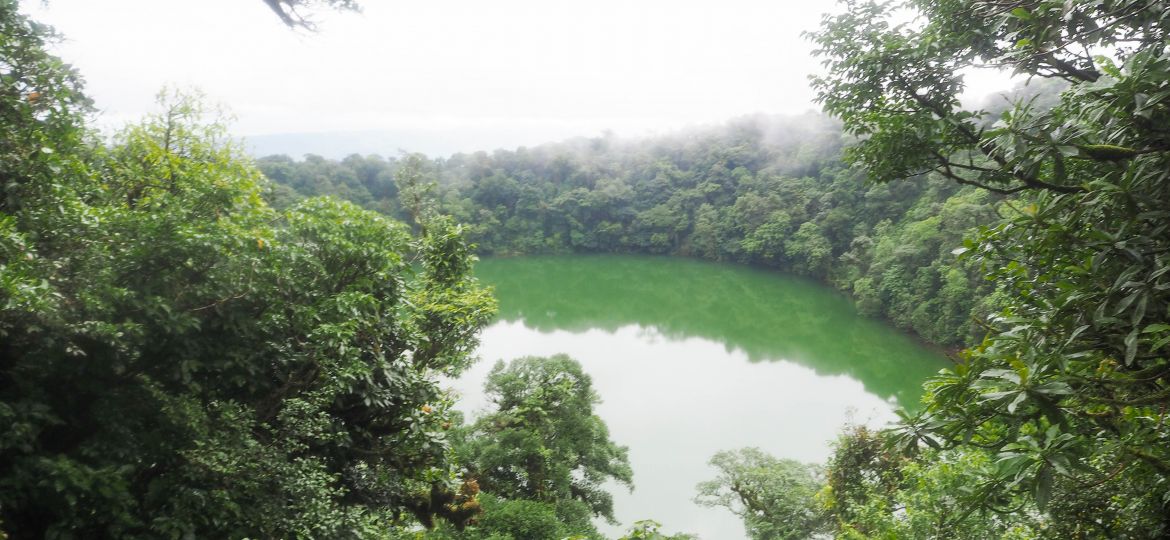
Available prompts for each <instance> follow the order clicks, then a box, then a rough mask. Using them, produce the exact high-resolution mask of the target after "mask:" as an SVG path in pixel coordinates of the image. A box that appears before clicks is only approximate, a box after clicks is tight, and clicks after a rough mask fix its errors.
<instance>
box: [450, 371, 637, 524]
mask: <svg viewBox="0 0 1170 540" xmlns="http://www.w3.org/2000/svg"><path fill="white" fill-rule="evenodd" d="M484 389H485V391H486V393H487V395H488V396H489V398H490V399H491V400H492V401H493V402H494V403H495V404H496V407H497V409H496V411H495V412H492V413H491V414H488V415H486V416H484V417H483V418H480V419H479V420H478V421H476V422H475V424H474V425H472V426H470V430H469V432H468V433H467V437H466V440H465V441H464V443H463V444H462V445H461V447H460V448H459V451H460V454H461V455H460V457H461V458H462V459H461V460H462V462H463V463H464V464H465V466H467V467H468V468H469V469H470V470H471V472H470V474H471V475H473V476H475V477H477V478H478V479H479V483H480V485H481V486H482V487H483V489H484V490H485V491H486V492H489V493H492V494H494V495H497V496H499V497H501V498H504V499H508V500H531V501H539V502H545V503H553V504H557V505H567V506H574V505H581V507H582V508H584V509H586V511H587V513H588V514H592V515H596V516H601V517H605V518H606V519H609V520H611V521H612V520H613V498H612V496H611V495H610V494H609V493H608V492H607V491H606V490H605V489H604V488H603V484H604V483H605V482H606V481H608V480H614V481H617V482H620V483H622V484H625V485H627V486H632V484H631V481H632V477H633V472H632V470H631V469H630V465H629V461H628V458H627V457H626V449H625V447H622V446H618V445H616V444H614V443H613V442H612V441H610V440H609V431H608V429H607V428H606V426H605V422H603V421H602V420H601V418H599V417H598V416H597V415H595V414H594V413H593V405H594V404H595V403H597V402H598V397H597V394H596V393H594V392H593V387H592V382H591V381H590V378H589V376H588V375H586V374H585V373H584V372H582V371H581V365H580V364H579V363H577V361H575V360H573V359H571V358H569V357H568V356H565V355H557V356H552V357H548V358H540V357H525V358H518V359H516V360H513V361H512V362H511V363H509V364H504V363H503V362H500V363H497V364H496V366H495V367H494V368H493V369H492V372H491V374H489V375H488V380H487V383H486V384H485V387H484Z"/></svg>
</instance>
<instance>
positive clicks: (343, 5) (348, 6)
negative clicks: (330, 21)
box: [264, 0, 361, 31]
mask: <svg viewBox="0 0 1170 540" xmlns="http://www.w3.org/2000/svg"><path fill="white" fill-rule="evenodd" d="M264 3H265V4H267V5H268V7H269V8H271V9H272V12H273V13H276V16H277V17H279V18H280V21H281V22H283V23H284V24H286V25H288V27H289V28H301V29H304V30H309V31H312V30H316V28H317V25H316V24H315V23H313V20H312V19H311V18H309V17H308V16H306V15H304V14H303V13H301V11H300V10H301V9H302V8H308V9H314V8H317V7H319V6H325V7H329V8H332V9H336V10H344V11H359V10H360V9H361V5H360V3H359V2H358V0H264Z"/></svg>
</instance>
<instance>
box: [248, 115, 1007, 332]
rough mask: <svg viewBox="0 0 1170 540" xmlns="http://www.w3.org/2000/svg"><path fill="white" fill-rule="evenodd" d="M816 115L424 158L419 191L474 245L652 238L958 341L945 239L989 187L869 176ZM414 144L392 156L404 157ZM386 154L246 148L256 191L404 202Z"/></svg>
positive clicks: (961, 268) (637, 245)
mask: <svg viewBox="0 0 1170 540" xmlns="http://www.w3.org/2000/svg"><path fill="white" fill-rule="evenodd" d="M843 142H844V138H843V137H842V134H841V132H840V128H839V126H838V124H836V123H835V122H833V121H830V120H828V119H826V118H824V117H820V116H817V115H808V116H804V117H796V118H776V117H745V118H742V119H738V120H735V121H732V122H730V123H729V124H728V125H726V126H723V127H719V128H706V129H695V130H692V131H688V132H683V133H678V134H674V135H669V136H662V137H654V138H648V139H644V140H633V141H627V140H620V139H616V138H612V137H611V138H606V137H601V138H593V139H577V140H570V141H566V142H563V143H556V144H547V145H542V146H539V147H535V148H520V149H517V150H515V151H508V150H497V151H495V152H492V153H491V154H488V153H486V152H479V153H476V154H456V155H454V156H451V157H449V158H439V159H430V160H427V163H428V164H427V167H429V169H430V170H429V172H428V174H429V175H430V181H431V182H433V183H434V188H433V194H432V195H431V199H432V200H433V201H434V204H435V205H436V206H437V207H438V208H439V209H440V210H441V211H442V212H443V213H446V214H449V215H451V216H453V217H455V219H457V220H459V221H460V222H462V223H464V224H466V225H467V227H468V235H469V238H470V239H471V241H472V242H474V243H475V244H476V245H477V250H478V252H479V253H480V254H482V255H514V254H522V253H526V254H533V253H573V252H586V253H599V252H608V253H650V254H663V255H680V256H691V257H700V258H705V259H710V260H718V261H732V262H738V263H744V264H752V265H759V266H765V267H771V268H776V269H780V270H784V271H787V272H792V273H797V274H801V275H806V276H810V277H813V278H816V279H819V280H822V281H825V282H827V283H830V284H832V285H834V286H835V287H837V288H839V289H842V290H844V291H846V292H848V293H850V294H851V295H852V296H853V297H854V298H855V299H856V301H857V304H858V307H859V308H860V309H861V311H862V312H863V313H865V314H868V315H875V316H883V317H886V318H888V319H890V320H892V321H893V322H894V323H895V324H897V325H899V326H901V327H903V328H906V329H910V330H913V331H914V332H916V333H918V334H919V335H921V336H923V337H924V338H926V339H928V340H929V341H932V342H934V343H938V344H941V345H946V346H958V345H960V344H962V343H964V342H965V341H966V340H968V339H970V338H971V337H972V336H978V335H981V331H982V330H981V329H980V328H979V327H978V325H975V324H973V323H972V322H971V321H972V318H973V317H975V318H978V319H982V318H984V317H985V315H986V314H987V313H988V312H990V311H991V310H992V307H991V306H992V305H993V302H994V297H993V296H992V295H991V291H992V289H993V287H992V284H991V283H990V282H988V281H986V280H985V279H983V278H982V275H981V274H980V273H979V272H978V270H977V268H975V266H974V265H972V264H969V263H967V262H964V261H960V260H958V259H957V258H956V257H955V256H954V255H953V254H952V253H951V252H952V251H953V249H954V248H955V247H956V246H958V245H960V244H961V242H962V239H963V238H964V236H965V235H968V234H972V233H973V232H974V230H975V227H976V226H978V225H979V224H980V223H983V222H988V221H994V220H997V219H998V213H999V212H1000V208H999V207H998V204H999V199H1000V198H999V197H997V196H995V195H994V194H988V193H985V192H980V191H978V190H975V189H972V188H964V187H962V186H956V185H954V184H953V183H950V182H946V181H943V180H941V179H933V178H928V177H919V178H915V179H912V180H909V181H906V182H901V183H891V184H867V183H866V182H865V181H864V178H863V174H862V173H860V172H859V171H856V170H853V169H851V168H849V167H848V166H845V165H843V164H842V163H841V161H840V152H841V148H842V144H843ZM418 158H419V156H417V155H412V156H407V157H405V158H403V159H409V160H417V159H418ZM401 161H402V160H401V159H399V158H393V157H392V158H382V157H379V156H364V157H363V156H358V155H352V156H349V157H347V158H345V159H344V160H341V161H332V160H327V159H323V158H320V157H317V156H312V155H310V156H306V157H305V159H304V160H303V161H296V160H293V159H291V158H289V157H287V156H270V157H265V158H261V159H259V160H258V165H259V167H260V168H261V170H262V171H264V173H265V174H266V175H267V176H268V177H269V178H270V179H272V180H273V181H274V182H276V183H277V184H278V186H277V187H275V188H274V191H273V192H272V193H271V195H270V197H271V199H272V200H273V201H274V203H275V204H277V205H280V204H287V203H288V201H292V200H295V199H296V198H297V197H298V196H308V195H321V194H331V195H335V196H338V197H343V198H346V199H348V200H351V201H354V202H357V203H358V204H362V205H363V206H365V207H367V208H371V209H375V210H377V211H380V212H384V213H389V214H391V215H396V216H400V217H403V218H405V217H407V216H408V215H409V211H408V209H407V208H405V207H404V206H403V203H402V202H401V201H399V200H398V197H397V196H396V194H397V190H398V187H397V184H395V183H394V182H393V179H394V177H395V174H396V172H395V171H397V170H398V169H399V168H400V165H401V164H400V162H401Z"/></svg>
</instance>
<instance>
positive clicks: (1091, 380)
mask: <svg viewBox="0 0 1170 540" xmlns="http://www.w3.org/2000/svg"><path fill="white" fill-rule="evenodd" d="M266 1H267V0H266ZM267 3H268V4H269V5H270V6H271V7H272V8H273V10H274V11H275V12H276V13H277V14H278V15H279V16H280V18H281V20H283V21H284V22H285V23H286V24H289V25H290V26H298V25H306V24H308V22H307V21H306V20H305V19H303V18H301V17H300V15H299V14H298V12H297V11H296V8H297V7H302V6H301V4H304V3H305V2H300V1H293V0H281V1H276V0H273V1H270V2H267ZM323 3H324V4H327V5H331V6H333V7H337V8H340V9H355V8H356V7H357V4H356V3H354V2H352V1H349V0H326V1H325V2H323ZM905 10H910V11H911V12H913V13H915V14H916V15H917V17H915V18H912V19H907V18H906V17H905ZM838 11H839V13H838V14H836V15H832V16H827V17H826V18H825V19H824V22H823V25H822V26H821V28H820V29H817V30H814V31H812V32H810V33H809V34H808V36H807V37H808V38H809V39H810V40H811V41H812V42H813V43H815V45H816V46H817V54H818V56H819V57H820V58H821V59H822V60H823V61H824V63H825V67H826V71H825V73H824V74H823V75H821V76H818V77H814V78H813V79H812V85H813V88H814V90H815V91H816V92H817V95H818V102H819V103H820V105H822V106H823V109H824V111H825V113H826V114H827V115H829V116H827V117H825V116H820V115H813V114H810V115H807V116H804V117H798V118H769V117H758V116H755V117H745V118H741V119H738V120H734V121H732V122H730V123H728V124H727V125H726V126H722V127H718V128H715V127H712V128H706V129H695V130H691V131H686V132H681V133H676V134H673V135H668V136H661V137H654V138H647V139H642V140H623V139H618V138H616V137H610V136H606V137H599V138H592V139H579V140H572V141H567V142H563V143H558V144H548V145H543V146H539V147H534V148H521V149H517V150H514V151H506V150H500V151H495V152H493V153H491V154H488V153H476V154H458V155H455V156H451V157H448V158H428V157H426V156H421V155H416V154H406V155H402V156H396V157H391V158H381V157H377V156H366V157H363V156H351V157H349V158H346V159H344V160H342V161H330V160H326V159H322V158H319V157H314V156H307V157H306V158H305V159H303V160H294V159H291V158H289V157H287V156H271V157H266V158H262V159H259V160H256V161H253V160H251V159H250V158H248V157H247V156H245V155H244V154H243V152H242V151H241V148H240V147H239V145H238V144H237V143H235V142H233V141H232V139H231V138H230V137H228V136H227V131H226V130H227V128H226V127H225V126H224V125H223V124H222V123H220V121H219V120H218V119H217V118H215V117H214V115H212V114H210V113H209V111H207V110H205V108H204V106H203V105H202V103H201V102H200V100H199V99H198V98H197V97H194V96H191V95H189V94H185V93H182V92H169V91H167V92H163V93H162V95H161V96H160V102H159V112H158V113H157V114H155V115H152V116H150V117H148V118H146V119H144V120H142V121H141V122H139V123H136V124H132V125H130V126H128V127H126V128H124V129H122V130H121V131H119V132H118V133H117V134H116V135H115V136H113V137H112V138H104V137H102V136H101V135H100V134H99V133H98V132H97V131H96V130H95V129H94V128H93V127H91V126H90V118H91V113H92V111H93V104H92V102H91V101H90V100H89V98H87V97H86V95H85V93H84V88H83V85H82V82H81V77H80V75H79V74H78V73H77V72H76V71H74V70H73V69H72V68H71V67H69V66H68V65H66V64H64V63H63V62H62V61H61V60H60V59H58V58H56V57H54V56H53V55H52V54H50V53H49V52H47V44H48V43H49V42H51V41H52V40H53V39H55V36H54V34H53V33H52V31H51V29H49V28H47V27H45V26H43V25H40V24H37V23H35V22H33V21H30V20H28V19H27V18H26V17H25V16H23V15H21V14H20V13H19V10H18V5H17V3H16V2H15V0H0V36H2V37H3V40H2V41H0V119H2V123H0V156H3V157H2V159H0V183H2V186H3V194H0V538H12V539H23V538H159V537H163V538H195V537H213V538H218V537H225V538H226V537H230V538H236V537H240V538H420V537H425V538H452V539H472V538H491V539H496V540H505V539H513V540H520V539H544V538H549V539H558V538H600V537H601V535H600V534H599V532H598V530H597V528H596V525H595V523H594V520H595V519H608V520H610V521H612V520H613V517H614V508H613V499H612V497H611V495H610V494H609V493H608V491H607V486H610V485H614V484H616V485H623V486H630V485H633V483H634V482H635V481H636V479H635V478H634V476H633V471H632V470H631V468H630V465H629V460H628V455H627V451H626V449H625V448H624V447H622V446H620V445H618V444H617V443H616V442H614V441H612V440H611V439H610V437H609V433H608V430H607V427H606V425H605V423H604V421H602V419H601V418H600V417H599V416H598V415H596V414H595V413H594V409H593V408H594V406H595V405H597V403H598V402H599V400H600V399H601V398H602V397H603V396H598V395H597V393H596V392H595V391H594V390H593V386H592V382H591V379H590V377H589V375H588V374H586V373H585V372H584V371H583V369H582V367H581V365H580V364H579V363H578V362H576V361H575V360H573V359H572V358H569V357H567V356H563V355H559V356H551V357H526V358H517V359H513V360H511V361H509V362H501V363H499V364H497V365H496V366H495V367H494V368H493V369H492V371H491V374H490V375H489V377H488V379H487V383H486V385H485V388H484V393H485V395H486V396H487V397H488V399H489V401H490V402H491V403H492V410H491V411H489V412H488V414H486V415H484V416H482V417H479V418H476V419H474V420H473V421H464V419H462V418H461V416H460V415H459V414H458V413H457V412H456V411H455V410H454V408H453V398H452V397H451V396H450V395H449V394H447V393H446V392H444V391H442V390H441V387H440V384H439V379H440V377H454V376H458V375H459V374H460V373H461V372H463V371H464V370H466V369H467V367H468V365H469V364H470V363H471V362H472V361H474V351H475V347H476V345H477V339H478V338H477V336H478V332H479V330H481V329H482V328H483V327H484V326H485V325H486V324H487V323H488V322H489V321H490V320H491V319H492V317H493V314H494V311H495V301H494V299H493V298H492V297H491V295H490V293H489V291H487V290H485V289H484V288H483V287H481V286H480V285H479V283H478V282H477V281H476V280H475V278H474V277H473V274H472V267H473V263H474V260H475V252H476V250H478V252H479V253H480V254H485V255H513V254H529V253H564V252H622V253H652V254H662V255H674V256H687V257H699V258H704V259H711V260H719V261H732V262H737V263H744V264H751V265H758V266H763V267H768V268H774V269H776V270H777V271H783V272H789V273H796V274H800V275H805V276H809V277H812V278H815V279H818V280H821V281H823V282H825V283H827V284H830V285H832V286H833V287H836V288H838V289H840V290H841V291H843V292H844V293H847V294H848V295H850V296H851V297H852V298H853V299H854V301H855V302H856V303H857V306H858V307H859V308H860V310H861V311H862V312H864V313H866V314H870V315H873V316H879V317H884V318H886V319H889V320H890V321H892V322H894V323H895V324H897V325H899V326H901V327H903V328H906V329H908V330H912V331H913V332H915V333H916V334H918V335H919V336H921V337H922V338H923V339H925V340H927V341H930V342H932V343H935V344H938V345H942V346H946V347H948V348H952V349H954V350H959V349H962V350H961V352H957V353H956V354H955V361H956V364H955V365H954V367H953V368H951V369H947V370H944V371H943V372H941V373H940V374H939V375H937V376H936V377H934V378H932V379H930V380H928V381H927V382H926V385H925V388H924V391H925V393H924V396H923V398H922V406H921V407H919V408H917V409H916V410H913V411H903V412H901V413H899V414H900V416H901V420H900V421H899V422H898V423H897V424H895V425H893V426H890V427H889V428H886V429H882V430H875V429H872V428H868V427H865V426H851V427H847V428H846V429H845V430H844V431H843V432H842V433H841V435H840V437H839V438H838V439H837V440H836V441H835V442H834V444H833V451H832V455H831V457H830V458H829V459H828V461H827V462H826V463H823V464H807V463H800V462H796V461H792V460H788V459H783V458H778V457H775V456H770V455H768V454H766V453H765V452H762V451H760V450H758V449H752V448H745V449H729V450H727V451H725V452H721V453H719V454H717V455H715V456H713V458H712V460H711V464H712V466H713V467H714V469H715V471H716V473H717V476H716V478H714V479H712V480H710V481H709V482H704V483H703V484H700V485H699V486H697V488H696V501H697V502H698V503H700V504H703V505H708V506H719V507H725V508H727V509H729V510H730V511H732V512H734V513H736V514H738V515H739V516H740V517H741V518H742V520H743V522H744V525H745V528H746V529H747V531H748V533H749V535H750V536H751V537H752V538H756V539H790V538H791V539H797V538H810V537H835V538H843V539H852V538H943V537H945V538H970V539H984V538H1010V539H1026V538H1045V539H1047V538H1052V539H1064V538H1086V539H1087V538H1162V537H1165V536H1166V535H1168V534H1170V428H1168V427H1167V426H1166V423H1165V419H1166V415H1167V414H1168V412H1167V404H1168V403H1170V359H1168V356H1167V352H1168V349H1170V262H1168V261H1167V256H1168V254H1170V210H1167V208H1170V178H1168V175H1170V156H1168V153H1170V129H1168V128H1167V126H1170V36H1168V35H1167V30H1166V26H1167V22H1168V21H1167V18H1168V17H1170V6H1167V5H1165V3H1164V2H1149V1H1137V0H1106V1H1088V0H1075V1H1061V2H1056V1H1028V2H1024V1H1008V2H999V1H995V2H992V1H985V0H963V1H956V2H946V3H938V2H930V1H926V0H908V1H906V2H901V3H898V4H879V3H874V2H866V1H847V2H844V3H843V4H841V5H840V6H839V9H838ZM899 21H903V22H899ZM907 21H908V22H907ZM973 66H975V67H987V66H996V67H1000V68H1006V69H1011V70H1014V71H1015V72H1016V73H1017V74H1020V75H1023V76H1026V77H1029V78H1032V79H1034V80H1036V81H1041V82H1042V83H1041V84H1037V85H1034V86H1029V87H1028V88H1031V89H1028V88H1025V89H1022V90H1020V91H1018V92H1015V93H1013V94H1009V95H1008V96H1007V97H1006V98H1003V99H999V100H998V101H993V102H989V103H987V104H985V106H983V107H970V106H969V104H967V103H965V102H964V101H962V100H961V99H960V95H961V94H962V91H963V89H964V83H963V72H964V70H967V69H971V68H972V67H973ZM830 117H831V118H830ZM647 517H651V516H647ZM667 526H669V524H667ZM659 528H660V525H659V524H657V523H655V522H652V521H644V522H639V523H638V524H636V525H635V526H634V528H633V529H631V530H630V531H629V532H628V534H627V536H626V537H625V538H630V539H635V538H659V539H661V538H676V539H683V538H687V535H685V534H679V535H675V536H673V537H671V536H666V535H665V534H664V533H662V532H660V531H659Z"/></svg>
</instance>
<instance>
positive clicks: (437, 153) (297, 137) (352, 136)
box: [242, 111, 836, 159]
mask: <svg viewBox="0 0 1170 540" xmlns="http://www.w3.org/2000/svg"><path fill="white" fill-rule="evenodd" d="M745 122H750V123H754V124H756V125H758V126H759V127H760V129H762V130H763V131H764V132H765V133H768V134H769V135H768V137H767V138H769V139H775V138H788V137H786V136H785V135H784V133H787V132H789V131H792V130H794V129H797V127H798V126H802V125H804V126H810V125H826V126H828V125H832V126H835V125H836V121H835V120H832V119H829V118H828V117H826V116H824V115H822V114H820V113H817V112H813V111H809V112H806V113H804V114H799V115H775V114H762V113H758V114H749V115H743V116H738V117H735V118H729V119H727V121H725V122H722V123H709V124H695V125H688V126H683V127H679V128H677V129H671V130H659V131H652V130H635V129H630V130H625V129H617V130H609V129H601V130H596V129H592V128H588V127H584V126H580V125H576V124H566V125H560V126H557V125H552V124H545V125H541V126H535V127H534V126H531V125H519V124H506V125H481V126H476V127H468V126H459V127H451V128H446V127H435V128H413V127H411V128H398V129H379V130H360V131H322V132H305V133H270V134H263V135H248V136H244V137H242V139H243V141H244V144H245V147H246V148H247V150H248V153H250V154H251V155H252V156H254V157H264V156H271V155H280V154H283V155H287V156H289V157H292V158H297V159H299V158H302V157H303V156H304V155H306V154H313V155H317V156H321V157H324V158H326V159H342V158H344V157H346V156H349V155H353V154H359V155H371V154H377V155H381V156H387V157H390V156H397V155H398V154H400V153H402V152H404V151H405V152H420V153H423V154H426V155H427V156H430V157H445V156H451V155H455V154H459V153H465V154H471V153H475V152H480V151H484V152H492V151H494V150H499V149H503V150H515V149H517V148H521V147H528V148H534V147H538V146H542V145H545V144H549V143H557V142H563V141H567V140H571V139H577V138H594V137H606V138H609V137H617V138H619V139H624V140H640V139H645V138H653V137H672V136H680V135H682V136H685V135H688V134H697V133H711V132H714V131H716V130H720V129H726V128H729V127H731V126H733V125H737V126H742V125H744V124H745ZM789 135H790V134H789Z"/></svg>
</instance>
